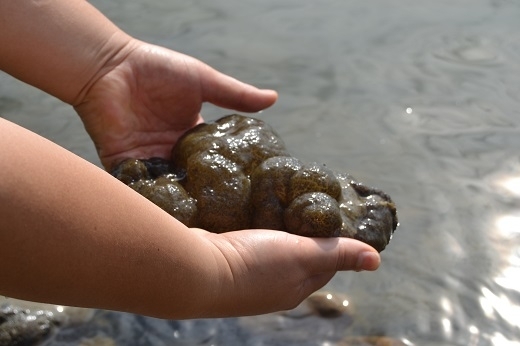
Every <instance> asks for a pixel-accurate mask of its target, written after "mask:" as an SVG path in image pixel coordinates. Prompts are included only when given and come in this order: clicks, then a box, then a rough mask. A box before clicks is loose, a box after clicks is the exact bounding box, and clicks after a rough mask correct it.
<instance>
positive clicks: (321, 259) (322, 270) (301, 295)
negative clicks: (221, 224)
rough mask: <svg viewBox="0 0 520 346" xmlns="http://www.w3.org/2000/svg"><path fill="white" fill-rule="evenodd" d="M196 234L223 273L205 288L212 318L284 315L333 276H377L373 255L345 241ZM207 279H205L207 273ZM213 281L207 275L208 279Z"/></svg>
mask: <svg viewBox="0 0 520 346" xmlns="http://www.w3.org/2000/svg"><path fill="white" fill-rule="evenodd" d="M197 231H198V232H200V233H201V234H202V235H203V236H204V237H205V238H206V240H207V241H209V242H211V245H212V248H213V253H214V257H215V259H216V262H217V263H218V268H220V269H221V270H219V271H216V272H214V273H212V275H213V276H214V277H213V278H208V279H210V282H213V283H218V284H217V285H213V286H211V287H208V288H209V290H210V291H211V294H213V299H212V300H211V301H212V302H213V306H210V307H208V308H206V309H205V313H208V312H209V311H211V312H212V313H214V314H215V316H242V315H252V314H262V313H267V312H273V311H280V310H288V309H292V308H294V307H296V306H297V305H298V304H299V303H301V302H302V301H303V299H305V298H306V297H307V296H309V295H310V294H311V293H312V292H314V291H316V290H318V289H320V288H321V287H323V286H324V285H325V284H326V283H327V282H329V280H330V279H331V278H332V277H333V276H334V274H335V273H336V272H337V271H345V270H356V271H361V270H376V269H377V268H378V267H379V263H380V257H379V254H378V253H377V251H376V250H374V249H373V248H372V247H370V246H369V245H367V244H365V243H362V242H360V241H357V240H354V239H349V238H305V237H300V236H296V235H293V234H289V233H285V232H281V231H269V230H243V231H237V232H227V233H222V234H214V233H207V232H205V231H202V230H197ZM206 274H207V273H206ZM210 275H211V274H210Z"/></svg>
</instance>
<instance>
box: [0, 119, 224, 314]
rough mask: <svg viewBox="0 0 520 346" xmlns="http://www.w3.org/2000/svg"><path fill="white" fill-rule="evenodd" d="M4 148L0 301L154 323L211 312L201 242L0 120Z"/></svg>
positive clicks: (101, 175) (77, 161) (81, 164)
mask: <svg viewBox="0 0 520 346" xmlns="http://www.w3.org/2000/svg"><path fill="white" fill-rule="evenodd" d="M0 148H2V150H1V151H0V155H1V156H2V162H4V163H5V164H4V165H3V168H2V169H1V170H0V244H2V251H1V252H0V295H7V296H13V297H18V298H22V299H27V300H35V301H42V302H50V303H59V304H64V305H73V306H88V307H99V308H105V309H114V310H123V311H131V312H137V313H142V314H147V315H153V316H158V317H179V318H182V317H194V316H200V315H202V314H203V310H201V309H205V308H206V309H207V306H205V304H204V301H205V298H206V294H207V293H205V292H206V291H207V289H206V288H207V287H208V286H210V285H207V280H209V279H210V277H211V275H209V274H208V273H210V272H212V271H214V272H217V270H215V267H214V266H215V258H214V256H213V255H212V252H211V248H209V247H207V246H206V245H205V242H204V239H203V237H200V236H197V235H196V234H195V233H193V232H194V231H193V230H189V229H187V228H186V227H185V226H184V225H182V224H181V223H180V222H178V221H177V220H175V219H174V218H172V217H170V216H169V215H168V214H166V213H164V212H162V210H160V209H159V208H157V207H156V206H154V205H153V204H152V203H150V202H148V201H147V200H146V199H144V198H142V197H141V196H140V195H138V194H137V193H134V192H133V191H132V190H131V189H129V188H128V187H126V186H124V185H123V184H121V183H119V182H118V181H117V180H115V179H113V178H112V177H111V176H109V175H108V174H107V173H105V172H104V171H102V170H101V169H99V168H97V167H95V166H94V165H91V164H89V163H87V162H86V161H84V160H82V159H81V158H79V157H77V156H75V155H73V154H72V153H70V152H68V151H66V150H64V149H62V148H60V147H58V146H56V145H55V144H53V143H51V142H49V141H47V140H45V139H43V138H41V137H39V136H37V135H35V134H33V133H31V132H29V131H27V130H25V129H22V128H20V127H18V126H16V125H14V124H11V123H9V122H7V121H5V120H2V119H1V118H0ZM208 249H209V250H210V251H208ZM205 280H206V281H205Z"/></svg>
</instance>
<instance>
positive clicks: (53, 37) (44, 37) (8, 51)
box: [0, 0, 132, 105]
mask: <svg viewBox="0 0 520 346" xmlns="http://www.w3.org/2000/svg"><path fill="white" fill-rule="evenodd" d="M0 33H1V35H0V69H1V70H4V71H5V72H7V73H9V74H11V75H12V76H14V77H16V78H18V79H20V80H22V81H24V82H26V83H28V84H31V85H33V86H35V87H37V88H40V89H42V90H44V91H46V92H48V93H49V94H52V95H54V96H56V97H58V98H60V99H61V100H63V101H65V102H67V103H69V104H72V105H75V104H77V102H79V101H80V100H82V97H83V95H84V94H85V93H86V91H87V90H88V88H89V86H90V85H91V84H92V83H93V82H95V80H96V79H97V78H99V77H100V76H101V75H102V74H103V71H104V69H106V68H110V64H111V63H112V62H113V63H117V61H119V60H121V59H122V58H123V57H124V56H125V55H126V54H127V53H128V50H129V49H131V47H130V46H131V42H132V39H131V37H129V36H128V35H126V34H125V33H123V32H122V31H121V30H120V29H118V28H117V27H116V26H115V25H114V24H113V23H111V22H110V21H109V20H108V19H107V18H106V17H105V16H103V14H101V13H100V12H99V11H97V10H96V9H95V8H94V7H92V6H91V5H90V4H89V3H88V2H87V1H84V0H2V1H0ZM107 62H111V63H109V64H107Z"/></svg>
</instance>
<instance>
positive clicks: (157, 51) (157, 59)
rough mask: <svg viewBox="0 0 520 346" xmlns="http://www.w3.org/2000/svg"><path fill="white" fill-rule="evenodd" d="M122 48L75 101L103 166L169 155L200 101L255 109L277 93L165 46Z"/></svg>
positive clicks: (134, 43) (198, 118)
mask: <svg viewBox="0 0 520 346" xmlns="http://www.w3.org/2000/svg"><path fill="white" fill-rule="evenodd" d="M124 50H125V51H126V52H124V53H120V54H118V55H117V56H118V57H120V56H122V58H118V60H117V61H109V62H107V64H106V66H105V68H104V70H103V73H102V74H101V76H100V77H98V78H97V80H95V81H94V82H93V84H92V85H91V86H90V87H89V89H88V90H87V92H86V93H85V97H84V98H83V99H82V100H81V101H80V102H79V103H78V104H77V105H75V109H76V111H77V112H78V114H79V115H80V117H81V119H82V121H83V123H84V125H85V129H86V130H87V132H88V133H89V135H90V136H91V138H92V140H93V141H94V144H95V146H96V149H97V151H98V154H99V157H100V159H101V162H102V164H103V165H104V166H105V168H107V169H110V168H111V167H112V166H113V165H114V164H116V163H117V162H118V161H120V160H121V159H124V158H128V157H132V158H149V157H154V156H155V157H163V158H169V156H170V152H171V149H172V147H173V146H174V144H175V143H176V141H177V139H178V138H179V137H180V136H181V135H182V134H183V133H184V132H185V131H187V130H188V129H190V128H191V127H193V126H195V125H196V124H198V123H200V122H202V121H203V120H202V117H201V116H200V113H199V112H200V110H201V107H202V104H203V103H204V102H210V103H213V104H215V105H217V106H219V107H223V108H228V109H233V110H237V111H243V112H256V111H259V110H262V109H264V108H267V107H269V106H271V105H272V104H273V103H274V102H275V101H276V99H277V94H276V92H274V91H271V90H260V89H257V88H255V87H253V86H251V85H248V84H244V83H242V82H240V81H238V80H236V79H234V78H231V77H229V76H227V75H224V74H222V73H220V72H218V71H216V70H214V69H213V68H211V67H210V66H208V65H206V64H204V63H202V62H201V61H199V60H197V59H194V58H191V57H189V56H186V55H183V54H180V53H177V52H174V51H171V50H169V49H166V48H162V47H158V46H154V45H150V44H147V43H144V42H140V41H136V40H132V41H131V42H130V43H128V44H127V45H126V47H125V49H124Z"/></svg>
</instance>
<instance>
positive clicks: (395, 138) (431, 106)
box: [0, 0, 520, 346]
mask: <svg viewBox="0 0 520 346" xmlns="http://www.w3.org/2000/svg"><path fill="white" fill-rule="evenodd" d="M91 2H92V3H93V4H94V5H95V6H97V7H98V8H99V9H101V10H102V11H103V12H104V13H105V14H106V15H107V16H109V17H110V18H111V19H112V20H114V21H115V22H116V23H117V24H118V25H120V26H121V27H122V28H123V29H124V30H126V31H127V32H129V33H131V34H132V35H135V36H137V37H138V38H141V39H143V40H147V41H149V42H153V43H157V44H160V45H164V46H167V47H170V48H173V49H175V50H178V51H181V52H184V53H186V54H189V55H192V56H195V57H197V58H199V59H201V60H203V61H205V62H206V63H208V64H210V65H211V66H213V67H215V68H217V69H219V70H221V71H223V72H225V73H228V74H230V75H232V76H234V77H236V78H238V79H241V80H244V81H246V82H249V83H252V84H255V85H258V86H261V87H266V88H273V89H276V90H278V92H279V94H280V100H279V102H278V103H277V104H276V105H275V106H273V107H272V108H271V109H268V110H266V111H264V112H263V113H262V114H261V115H259V116H261V117H262V118H263V119H265V120H266V121H267V122H269V123H270V124H272V125H273V126H274V127H275V128H276V129H277V130H278V132H279V134H280V136H281V137H282V138H283V139H284V140H285V142H286V144H287V147H288V148H289V149H290V150H291V151H292V152H293V154H294V156H296V157H298V158H300V159H302V160H305V161H319V162H322V163H326V164H327V165H328V166H330V167H332V168H335V169H338V170H343V171H347V172H349V173H351V174H353V175H354V176H355V177H356V178H358V179H359V180H361V181H363V182H365V183H367V184H369V185H373V186H377V187H379V188H381V189H383V190H384V191H386V192H387V193H389V194H390V195H391V196H392V198H393V199H394V200H395V202H396V203H397V206H398V212H399V217H400V221H401V225H400V227H399V229H398V230H397V232H396V234H395V237H394V239H393V240H392V242H391V243H390V245H389V246H388V248H387V249H386V250H385V251H384V252H383V253H382V260H383V262H382V265H381V268H380V269H379V270H378V271H377V272H374V273H341V274H338V275H337V276H336V277H335V278H334V279H333V281H332V282H331V283H330V284H329V285H328V286H327V287H326V288H327V289H329V290H333V291H337V292H342V293H346V294H347V295H348V296H350V301H351V303H352V304H353V305H354V306H355V312H354V313H353V316H352V318H351V319H348V320H346V319H339V320H320V319H311V320H306V319H304V320H294V319H288V318H286V317H283V316H281V315H268V316H260V317H249V318H240V319H218V320H196V321H184V322H176V321H161V320H156V319H151V318H145V317H141V316H135V315H129V314H120V313H113V312H105V311H98V312H97V313H96V315H95V317H94V318H93V319H92V320H91V321H90V322H88V323H84V324H82V325H80V326H77V327H74V328H68V329H63V330H62V331H60V332H59V333H58V334H57V335H56V336H54V338H53V339H52V340H50V341H49V342H48V344H53V345H73V344H76V343H77V340H79V339H81V338H94V337H98V338H99V339H96V340H98V341H99V340H101V339H102V338H104V337H110V338H114V339H115V340H117V342H118V344H120V345H166V344H168V345H194V344H197V345H243V344H247V345H276V344H280V345H292V344H294V345H333V344H334V342H335V341H336V340H339V339H341V338H342V337H344V336H349V335H387V336H391V337H394V338H397V339H401V340H403V341H405V342H406V343H407V344H413V345H479V346H481V345H482V346H483V345H507V346H509V345H511V346H517V345H520V317H518V316H520V315H519V313H520V283H518V282H517V280H516V278H518V277H519V276H520V110H519V109H520V107H519V106H520V63H519V62H520V21H519V20H518V18H520V3H518V2H516V1H513V0H510V1H507V0H471V1H470V0H458V1H445V0H444V1H431V2H427V1H412V0H396V1H391V2H390V1H385V0H373V1H366V2H362V1H353V0H348V1H339V0H336V1H333V0H326V1H320V2H303V1H301V0H299V1H297V0H289V1H283V2H276V1H262V2H260V1H256V2H249V1H246V2H244V1H233V0H224V1H218V2H211V1H207V0H199V1H190V2H178V1H164V0H150V1H147V2H137V1H128V0H127V1H122V0H116V1H101V0H94V1H91ZM0 113H1V114H2V115H3V116H4V117H6V118H7V119H10V120H12V121H14V122H17V123H19V124H22V125H24V126H26V127H28V128H30V129H32V130H34V131H36V132H38V133H40V134H42V135H44V136H46V137H48V138H50V139H52V140H53V141H55V142H57V143H59V144H61V145H63V146H65V147H66V148H68V149H70V150H71V151H73V152H75V153H77V154H78V155H81V156H82V157H84V158H86V159H88V160H90V161H91V162H94V163H96V164H98V163H99V161H98V159H97V158H96V153H95V150H94V147H93V145H92V144H91V142H90V141H89V138H88V136H87V135H86V134H85V132H84V130H83V128H82V125H81V123H80V121H79V120H78V119H77V117H76V116H75V115H74V112H73V110H72V109H71V108H70V107H69V106H66V105H63V104H61V103H60V102H59V101H57V100H55V99H53V98H51V97H49V96H47V95H45V94H43V93H41V92H39V91H37V90H34V89H33V88H31V87H29V86H27V85H24V84H21V83H19V82H17V81H15V80H13V79H11V78H10V77H8V76H5V75H0ZM227 113H228V112H227V111H225V110H221V109H218V108H215V107H211V106H208V107H205V108H204V113H203V115H204V116H205V117H206V119H215V118H217V117H220V116H221V115H224V114H227ZM103 340H105V339H103ZM107 340H108V339H107ZM106 342H107V343H106V344H110V342H112V341H106Z"/></svg>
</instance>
